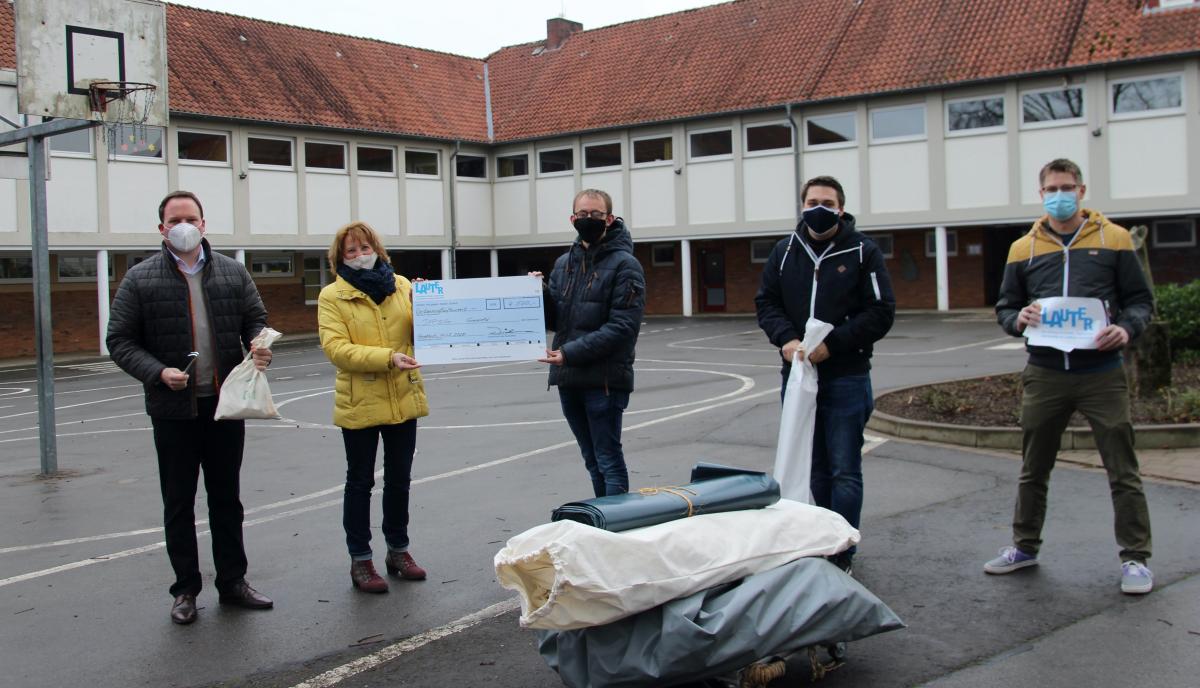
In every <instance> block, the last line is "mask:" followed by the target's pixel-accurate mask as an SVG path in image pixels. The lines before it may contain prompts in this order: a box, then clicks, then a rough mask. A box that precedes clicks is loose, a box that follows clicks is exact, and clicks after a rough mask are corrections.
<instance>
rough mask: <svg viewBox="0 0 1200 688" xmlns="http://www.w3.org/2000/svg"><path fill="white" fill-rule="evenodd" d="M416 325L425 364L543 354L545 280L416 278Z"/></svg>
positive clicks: (520, 358)
mask: <svg viewBox="0 0 1200 688" xmlns="http://www.w3.org/2000/svg"><path fill="white" fill-rule="evenodd" d="M413 329H414V338H413V342H414V344H415V345H416V352H415V355H416V359H417V361H419V362H420V363H421V365H437V364H439V363H482V362H492V361H532V360H535V359H537V358H540V357H544V356H545V355H546V317H545V315H544V313H543V312H542V281H541V280H540V279H538V278H537V277H490V278H482V279H452V280H436V281H428V282H414V283H413Z"/></svg>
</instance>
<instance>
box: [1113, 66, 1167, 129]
mask: <svg viewBox="0 0 1200 688" xmlns="http://www.w3.org/2000/svg"><path fill="white" fill-rule="evenodd" d="M1170 77H1175V78H1177V79H1179V107H1173V108H1162V109H1160V110H1144V111H1142V112H1115V110H1116V107H1117V104H1116V103H1115V102H1113V87H1114V86H1117V85H1119V84H1127V83H1130V82H1132V81H1150V80H1151V79H1167V78H1170ZM1105 95H1106V96H1107V97H1108V118H1109V119H1110V120H1118V121H1119V120H1127V119H1150V118H1152V117H1170V116H1172V115H1182V114H1184V113H1185V112H1187V110H1186V109H1185V107H1186V105H1187V79H1185V78H1183V72H1166V73H1163V74H1146V75H1143V76H1133V77H1126V78H1123V79H1113V80H1111V81H1109V82H1108V89H1107V92H1106V93H1105Z"/></svg>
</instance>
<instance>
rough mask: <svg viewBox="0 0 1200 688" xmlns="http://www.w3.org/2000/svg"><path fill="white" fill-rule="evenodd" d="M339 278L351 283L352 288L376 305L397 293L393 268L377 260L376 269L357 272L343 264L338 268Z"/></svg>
mask: <svg viewBox="0 0 1200 688" xmlns="http://www.w3.org/2000/svg"><path fill="white" fill-rule="evenodd" d="M337 274H338V277H341V278H342V279H344V280H346V281H347V282H349V283H350V286H352V287H354V288H355V289H357V290H359V291H361V292H362V293H364V294H366V295H367V296H370V297H371V300H372V301H374V302H375V303H376V304H380V303H383V300H384V299H386V298H387V297H388V296H391V295H392V294H394V293H395V292H396V273H395V271H393V270H392V266H391V265H389V264H388V263H385V262H384V261H382V260H380V259H378V258H376V259H375V267H373V268H371V269H370V270H355V269H354V268H352V267H349V266H347V265H346V264H345V263H341V264H340V265H338V268H337Z"/></svg>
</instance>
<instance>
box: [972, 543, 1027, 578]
mask: <svg viewBox="0 0 1200 688" xmlns="http://www.w3.org/2000/svg"><path fill="white" fill-rule="evenodd" d="M1037 564H1038V560H1037V557H1035V556H1033V555H1030V554H1026V553H1024V552H1022V551H1021V550H1019V549H1017V548H1016V547H1003V548H1001V549H1000V556H998V557H996V558H995V559H993V560H991V561H989V562H988V563H986V564H984V565H983V570H984V571H985V572H987V573H995V574H1000V573H1012V572H1013V571H1016V570H1017V569H1023V568H1025V567H1027V566H1037Z"/></svg>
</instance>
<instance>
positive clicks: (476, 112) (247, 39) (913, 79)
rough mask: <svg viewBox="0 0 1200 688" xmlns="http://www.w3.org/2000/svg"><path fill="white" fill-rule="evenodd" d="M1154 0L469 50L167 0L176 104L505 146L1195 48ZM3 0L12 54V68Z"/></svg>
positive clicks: (804, 15) (1006, 6) (608, 36)
mask: <svg viewBox="0 0 1200 688" xmlns="http://www.w3.org/2000/svg"><path fill="white" fill-rule="evenodd" d="M1144 8H1145V0H1040V1H1038V0H988V1H986V2H984V1H982V0H980V1H970V2H963V1H962V0H735V1H734V2H728V3H724V4H720V5H713V6H709V7H704V8H700V9H695V10H688V11H685V12H678V13H675V14H668V15H663V16H660V17H653V18H650V19H644V20H638V21H631V22H626V23H624V24H617V25H614V26H609V27H603V28H599V29H594V30H590V31H582V32H579V33H576V34H575V35H573V36H571V37H570V38H569V39H567V41H566V43H565V44H564V45H563V46H562V47H561V48H560V49H559V50H554V51H544V50H542V48H543V42H542V41H540V40H539V41H537V42H534V43H526V44H522V45H516V46H511V47H507V48H503V49H501V50H499V51H497V52H495V53H493V54H492V55H491V56H489V57H488V58H487V60H486V61H485V60H477V59H473V58H469V57H462V56H458V55H450V54H446V53H440V52H435V51H431V50H423V49H420V48H412V47H408V46H402V45H395V44H392V43H385V42H382V41H377V40H372V39H365V38H356V37H352V36H344V35H340V34H333V33H327V32H324V31H317V30H313V29H304V28H299V27H295V26H288V25H284V24H278V23H274V22H267V21H262V20H257V19H248V18H245V17H238V16H235V15H230V14H224V13H219V12H211V11H207V10H198V9H193V8H189V7H183V6H180V5H174V4H171V5H167V36H168V51H169V55H168V63H169V77H168V78H169V79H170V94H169V96H170V108H171V111H172V113H175V114H179V115H184V114H190V115H199V116H206V117H214V118H220V119H235V120H246V121H259V122H278V123H282V124H294V125H300V126H313V127H329V128H335V129H347V130H363V131H372V132H379V133H385V134H399V135H410V136H422V137H431V138H437V139H444V140H454V139H462V140H466V141H487V140H488V122H487V115H486V107H485V92H484V81H483V71H484V64H485V63H486V64H487V66H488V72H489V80H490V84H491V96H492V106H493V113H494V114H493V124H494V134H495V138H494V140H495V141H497V142H503V141H516V140H524V139H531V138H542V137H549V136H555V135H559V134H568V133H574V132H580V131H588V130H593V129H604V128H615V127H622V126H628V125H636V124H645V123H650V122H657V121H669V120H677V119H684V118H691V117H701V116H706V115H713V114H719V113H725V112H737V111H746V110H755V109H764V108H771V107H782V106H783V105H784V104H786V103H799V104H803V103H808V102H816V101H828V100H834V99H839V98H856V97H862V96H869V95H872V94H879V93H891V92H900V91H906V90H914V89H922V88H937V87H941V86H950V85H954V84H958V83H965V82H973V81H986V80H1000V79H1006V78H1012V77H1016V76H1021V75H1028V74H1035V73H1041V72H1054V71H1063V70H1068V69H1077V68H1080V67H1085V66H1088V65H1094V64H1108V63H1113V62H1122V61H1130V60H1141V59H1145V58H1154V57H1165V56H1169V55H1178V54H1197V53H1200V7H1193V8H1185V9H1178V10H1155V11H1146V10H1145V9H1144ZM12 22H13V7H12V5H11V4H10V3H9V2H3V1H0V68H8V69H12V68H14V66H15V64H16V60H15V53H14V49H13V40H12V37H13V26H12Z"/></svg>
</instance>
